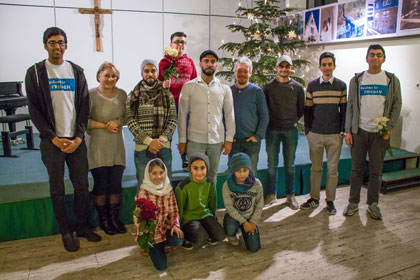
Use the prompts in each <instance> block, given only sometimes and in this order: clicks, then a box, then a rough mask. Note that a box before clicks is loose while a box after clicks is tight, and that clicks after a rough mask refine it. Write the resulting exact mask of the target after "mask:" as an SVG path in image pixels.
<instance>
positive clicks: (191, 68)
mask: <svg viewBox="0 0 420 280" xmlns="http://www.w3.org/2000/svg"><path fill="white" fill-rule="evenodd" d="M186 45H187V34H185V33H184V32H175V33H173V34H172V35H171V44H170V47H171V48H172V49H176V50H177V51H178V67H177V73H178V77H174V76H172V77H170V79H169V90H170V92H171V93H172V95H173V96H174V99H175V105H176V111H177V112H178V101H179V95H180V94H181V89H182V86H183V85H184V84H185V83H186V82H188V81H190V80H192V79H195V78H197V70H196V69H195V65H194V61H193V60H192V59H191V58H189V57H188V56H187V54H184V51H185V46H186ZM165 64H166V63H165V58H163V59H162V60H161V61H160V62H159V76H158V80H160V81H162V82H163V69H164V68H165V67H164V65H165ZM187 167H188V161H187V158H186V154H184V155H182V168H187Z"/></svg>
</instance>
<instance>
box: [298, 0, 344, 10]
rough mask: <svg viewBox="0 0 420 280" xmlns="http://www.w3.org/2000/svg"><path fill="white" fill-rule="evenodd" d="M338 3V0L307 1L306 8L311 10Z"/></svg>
mask: <svg viewBox="0 0 420 280" xmlns="http://www.w3.org/2000/svg"><path fill="white" fill-rule="evenodd" d="M337 2H338V1H337V0H306V8H307V9H311V8H315V7H319V6H324V5H328V4H331V3H337Z"/></svg>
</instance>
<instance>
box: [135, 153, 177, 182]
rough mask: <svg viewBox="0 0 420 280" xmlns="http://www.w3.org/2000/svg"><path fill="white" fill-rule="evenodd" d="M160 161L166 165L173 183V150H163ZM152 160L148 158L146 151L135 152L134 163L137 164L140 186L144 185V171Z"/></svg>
mask: <svg viewBox="0 0 420 280" xmlns="http://www.w3.org/2000/svg"><path fill="white" fill-rule="evenodd" d="M159 155H160V157H159V158H160V159H161V160H162V161H163V163H164V164H165V165H166V168H167V169H168V171H167V173H168V178H169V180H171V181H172V150H171V149H169V148H162V149H161V150H160V152H159ZM150 160H151V159H150V158H148V157H147V156H146V150H144V151H141V152H139V151H134V163H135V164H136V176H137V181H138V183H139V186H140V185H141V184H142V183H143V178H144V169H145V168H146V164H147V163H148V162H149V161H150Z"/></svg>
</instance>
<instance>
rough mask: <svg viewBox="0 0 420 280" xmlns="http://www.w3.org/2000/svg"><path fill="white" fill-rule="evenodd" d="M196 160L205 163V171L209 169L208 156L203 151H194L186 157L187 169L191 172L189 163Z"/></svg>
mask: <svg viewBox="0 0 420 280" xmlns="http://www.w3.org/2000/svg"><path fill="white" fill-rule="evenodd" d="M196 160H202V161H204V163H205V164H206V168H207V172H208V170H209V166H210V164H209V157H208V156H207V155H206V154H203V153H194V154H192V155H191V156H189V157H188V169H189V171H190V173H191V164H192V163H193V162H194V161H196Z"/></svg>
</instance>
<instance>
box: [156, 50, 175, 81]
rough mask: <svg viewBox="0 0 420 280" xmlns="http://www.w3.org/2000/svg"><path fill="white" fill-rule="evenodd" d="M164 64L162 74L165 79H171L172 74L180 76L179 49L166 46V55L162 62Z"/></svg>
mask: <svg viewBox="0 0 420 280" xmlns="http://www.w3.org/2000/svg"><path fill="white" fill-rule="evenodd" d="M160 65H161V66H162V75H163V79H164V80H165V81H167V80H169V79H170V78H171V77H172V76H174V77H176V78H178V73H177V72H176V71H177V69H178V51H177V50H176V49H171V48H170V47H166V48H165V57H164V58H163V61H162V62H161V63H160Z"/></svg>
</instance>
